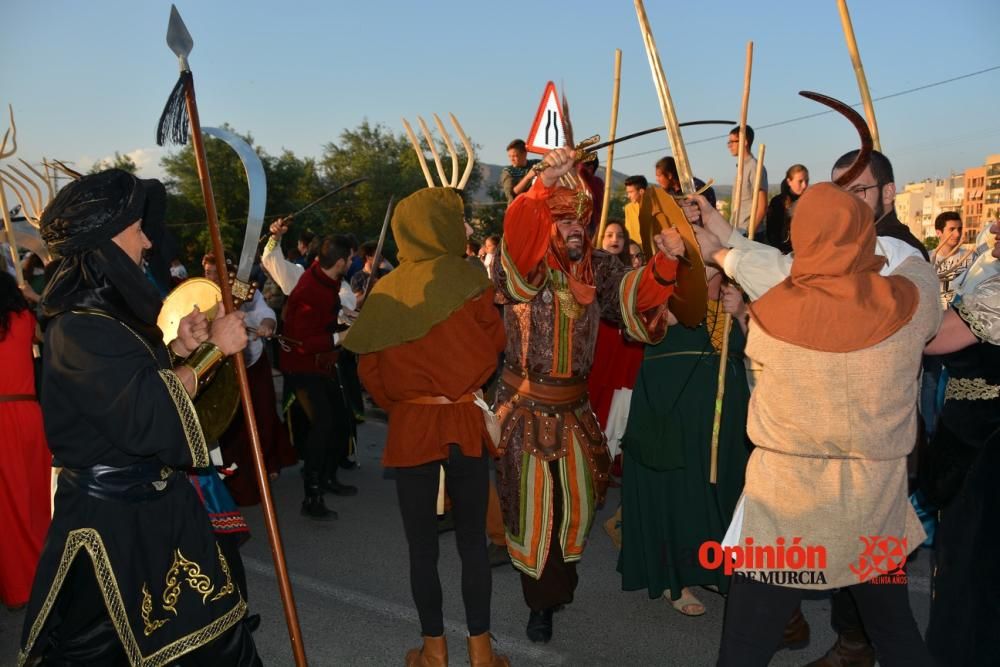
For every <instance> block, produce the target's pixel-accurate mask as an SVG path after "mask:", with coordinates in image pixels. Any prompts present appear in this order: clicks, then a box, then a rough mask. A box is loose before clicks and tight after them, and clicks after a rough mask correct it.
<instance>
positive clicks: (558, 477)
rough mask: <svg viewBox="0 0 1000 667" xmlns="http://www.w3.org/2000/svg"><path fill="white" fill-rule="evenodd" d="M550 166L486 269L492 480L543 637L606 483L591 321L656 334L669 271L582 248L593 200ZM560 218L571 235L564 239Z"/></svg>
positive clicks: (563, 599)
mask: <svg viewBox="0 0 1000 667" xmlns="http://www.w3.org/2000/svg"><path fill="white" fill-rule="evenodd" d="M561 150H562V149H559V150H557V151H553V153H560V152H561ZM553 153H550V154H549V155H550V156H551V155H553ZM555 159H556V161H558V160H559V158H558V157H557V158H555ZM546 161H547V162H549V161H550V158H549V156H546ZM552 169H554V168H552ZM549 173H551V172H549ZM549 173H546V172H543V177H542V178H538V179H536V181H535V183H534V185H533V186H532V188H531V190H529V191H528V192H527V193H525V194H524V195H522V196H520V197H518V198H517V199H515V200H514V202H513V203H512V204H511V205H510V207H509V208H508V209H507V215H506V218H505V220H504V240H503V243H502V245H501V251H500V252H501V261H500V265H499V266H498V267H497V270H496V272H495V275H494V284H495V285H496V287H497V290H498V292H499V293H500V294H501V295H502V297H503V300H504V302H505V303H506V306H505V308H504V320H505V327H506V330H507V349H506V362H505V366H504V368H503V372H502V375H501V381H500V384H499V386H498V389H497V399H496V402H497V406H498V407H497V415H498V417H500V419H501V422H502V432H501V442H500V446H499V450H500V454H501V457H500V461H499V463H498V466H497V477H498V487H499V490H500V499H501V505H502V506H503V510H504V522H505V524H506V529H507V547H508V550H509V552H510V555H511V559H512V560H513V562H514V565H515V567H516V568H517V569H518V570H520V571H521V573H522V577H521V580H522V587H523V589H524V595H525V601H526V602H527V604H528V606H529V607H530V608H531V610H532V615H531V618H530V619H529V624H528V635H529V637H530V638H532V639H533V640H535V641H547V640H548V639H549V638H550V637H551V631H552V629H551V627H552V626H551V620H552V616H551V614H552V610H553V609H554V608H555V607H557V606H558V605H561V604H565V603H568V602H571V601H572V599H573V591H574V589H575V588H576V583H577V576H576V562H577V561H579V560H580V558H581V556H582V555H583V550H584V546H585V544H586V540H587V534H588V532H589V531H590V527H591V523H592V522H593V519H594V513H595V509H596V507H597V505H598V504H599V503H601V502H603V500H604V494H605V491H606V488H607V484H608V468H609V465H610V459H609V457H608V449H607V445H606V443H605V438H604V434H603V433H602V432H601V428H600V426H599V425H598V423H597V420H596V418H595V417H594V413H593V412H592V411H591V409H590V403H589V400H588V397H587V374H588V373H589V371H590V367H591V363H592V361H593V354H594V346H595V341H596V338H597V330H598V322H599V320H600V318H602V317H603V318H605V319H608V320H611V321H613V322H622V323H623V324H624V326H625V330H626V332H627V333H628V334H629V335H630V336H631V337H633V338H634V339H636V340H639V341H642V342H646V343H649V342H656V341H659V340H660V339H661V338H662V337H663V335H664V333H665V331H666V318H665V313H666V308H665V304H666V301H667V299H668V298H669V296H670V294H671V293H672V292H673V284H674V276H675V275H676V269H677V263H676V261H675V260H674V259H672V258H668V257H667V256H665V255H663V254H662V253H657V255H656V256H654V258H653V260H652V261H651V262H650V263H649V264H648V265H647V266H645V267H643V268H641V269H637V270H629V269H628V268H627V267H625V266H624V265H623V264H622V263H621V262H619V261H618V260H617V258H615V257H613V256H611V255H609V254H607V253H604V252H603V251H593V250H592V249H591V245H590V240H589V238H587V236H586V234H584V233H583V232H582V228H581V226H585V225H586V224H587V222H589V220H590V213H591V209H592V206H593V200H592V197H591V196H590V192H589V190H588V189H587V188H586V187H585V186H584V185H583V184H582V183H581V182H580V181H578V180H576V181H574V182H573V183H574V186H575V187H572V188H571V187H565V186H563V185H560V184H559V182H558V181H556V180H555V179H553V178H548V179H547V178H545V177H548V176H549ZM574 174H575V172H574V173H573V174H570V175H569V176H567V177H564V178H563V180H566V179H567V178H573V176H574ZM560 225H564V226H567V228H569V227H573V228H576V229H579V230H580V232H579V235H578V236H576V232H575V231H572V230H569V231H567V232H566V236H567V238H564V233H563V230H561V229H560V228H559V226H560ZM571 242H572V243H574V244H575V245H576V247H575V248H572V249H571V248H570V247H568V244H569V243H571ZM678 243H679V237H678ZM574 255H575V257H574Z"/></svg>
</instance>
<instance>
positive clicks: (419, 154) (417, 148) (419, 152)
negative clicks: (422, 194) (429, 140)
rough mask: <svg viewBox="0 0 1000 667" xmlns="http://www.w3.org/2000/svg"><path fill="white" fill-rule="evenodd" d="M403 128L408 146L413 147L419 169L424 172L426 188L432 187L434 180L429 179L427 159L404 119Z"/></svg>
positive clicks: (429, 172)
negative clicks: (407, 139) (408, 140)
mask: <svg viewBox="0 0 1000 667" xmlns="http://www.w3.org/2000/svg"><path fill="white" fill-rule="evenodd" d="M402 121H403V127H404V128H405V129H406V136H408V137H409V138H410V144H412V145H413V151H414V152H415V153H416V154H417V160H418V161H419V162H420V169H421V170H422V171H423V172H424V180H426V181H427V187H429V188H433V187H434V179H433V178H431V171H430V169H428V168H427V158H426V157H425V156H424V151H423V150H422V149H421V148H420V142H419V141H417V135H415V134H414V133H413V128H412V127H410V124H409V123H408V122H407V121H406V119H405V118H403V119H402Z"/></svg>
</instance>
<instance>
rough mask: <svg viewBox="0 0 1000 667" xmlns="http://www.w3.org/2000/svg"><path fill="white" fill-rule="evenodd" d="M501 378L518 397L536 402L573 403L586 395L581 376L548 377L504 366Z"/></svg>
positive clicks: (584, 382)
mask: <svg viewBox="0 0 1000 667" xmlns="http://www.w3.org/2000/svg"><path fill="white" fill-rule="evenodd" d="M501 379H502V380H503V381H504V384H506V385H507V386H509V387H510V388H511V389H512V390H513V391H514V392H515V393H516V394H517V395H518V396H519V397H521V398H526V399H528V400H532V401H537V402H538V403H545V404H549V405H560V404H564V403H573V402H575V401H578V400H580V399H582V398H585V397H586V395H587V381H586V380H585V379H583V378H567V379H564V378H548V377H545V376H535V374H534V373H527V372H526V371H521V372H518V371H517V370H514V369H512V368H511V367H510V366H504V369H503V373H502V374H501Z"/></svg>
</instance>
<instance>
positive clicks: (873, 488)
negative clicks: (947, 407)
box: [731, 258, 941, 588]
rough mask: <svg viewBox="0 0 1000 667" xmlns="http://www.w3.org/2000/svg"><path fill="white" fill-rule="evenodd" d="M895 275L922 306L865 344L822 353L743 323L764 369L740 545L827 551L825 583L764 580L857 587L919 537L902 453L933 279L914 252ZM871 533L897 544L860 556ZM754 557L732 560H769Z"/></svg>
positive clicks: (928, 330)
mask: <svg viewBox="0 0 1000 667" xmlns="http://www.w3.org/2000/svg"><path fill="white" fill-rule="evenodd" d="M894 274H895V275H901V276H904V277H906V278H908V279H909V280H911V281H912V282H913V283H915V284H916V285H917V287H918V288H919V290H920V303H919V306H918V307H917V311H916V313H915V314H914V316H913V318H912V319H911V320H910V322H908V323H907V324H906V325H904V326H903V328H901V329H900V330H899V331H897V332H896V333H894V334H893V335H892V336H890V337H889V338H887V339H886V340H884V341H882V342H880V343H879V344H877V345H875V346H873V347H870V348H866V349H864V350H858V351H856V352H847V353H833V352H819V351H816V350H809V349H805V348H802V347H798V346H795V345H792V344H789V343H785V342H783V341H780V340H777V339H775V338H772V337H771V336H768V335H767V334H766V333H764V332H763V331H762V330H761V329H760V327H753V326H751V329H750V333H749V337H748V341H747V346H746V354H747V356H748V357H749V358H751V359H753V360H754V362H756V363H758V364H759V365H760V366H761V367H762V372H761V375H760V378H759V380H758V383H757V386H756V388H755V390H754V392H753V396H752V397H751V400H750V408H749V415H748V419H747V422H748V423H747V433H748V434H749V436H750V438H751V440H753V442H754V443H755V444H756V445H757V449H755V450H754V452H753V454H752V455H751V457H750V461H749V462H748V464H747V472H746V486H745V488H744V492H743V500H742V501H741V504H742V510H743V523H742V531H741V533H740V535H739V544H740V546H745V545H746V540H747V538H752V539H753V542H752V544H753V545H754V546H768V545H769V546H772V547H774V546H776V545H778V544H781V543H784V544H785V545H786V547H787V546H791V545H792V543H793V540H794V539H795V538H801V542H800V544H801V545H802V546H806V545H809V546H822V547H824V548H825V550H826V556H827V560H826V567H825V569H824V570H823V573H824V577H825V580H826V581H825V583H824V582H816V583H812V582H809V583H803V582H796V581H794V580H793V581H789V580H788V579H787V578H784V577H782V578H781V579H779V578H777V577H776V578H775V579H773V580H772V583H776V584H779V585H786V586H787V585H791V586H794V587H798V588H834V587H840V586H849V585H852V584H858V583H861V582H862V581H867V580H869V579H871V578H872V577H876V576H879V575H881V574H883V572H882V571H880V566H881V565H884V563H885V562H886V561H885V560H882V559H878V558H875V557H876V556H878V555H879V553H878V552H879V551H881V550H882V549H884V548H887V547H888V548H890V549H891V548H892V547H897V554H899V553H902V554H903V555H905V554H908V553H909V552H910V551H912V550H914V549H916V548H917V547H918V546H919V545H920V543H921V542H922V541H923V540H924V537H925V535H924V531H923V527H922V526H921V524H920V521H919V520H918V519H917V516H916V513H915V512H914V510H913V507H912V506H911V505H910V503H909V501H908V496H907V473H906V455H907V454H908V453H909V452H910V451H911V450H912V449H913V446H914V443H915V441H916V432H917V395H918V389H919V383H918V376H919V372H920V360H921V355H922V353H923V348H924V344H925V343H926V342H927V341H928V340H929V339H930V338H932V337H933V336H934V335H935V334H936V333H937V330H938V327H939V326H940V323H941V309H940V306H939V300H938V282H937V276H936V275H935V274H934V271H933V269H932V268H931V266H930V265H929V264H928V263H927V262H925V261H923V260H920V259H915V258H911V259H908V260H906V261H905V262H903V263H902V264H901V265H900V266H899V268H897V269H896V271H895V272H894ZM731 532H732V531H731ZM871 536H879V537H880V538H887V537H888V538H895V540H898V541H899V542H897V541H893V540H889V541H886V540H878V541H877V546H876V547H875V549H874V552H873V551H872V550H868V551H867V553H866V541H865V540H862V537H865V538H868V541H869V543H870V542H871V540H870V538H871ZM779 538H783V540H782V541H781V542H779ZM902 539H905V540H906V545H905V547H904V548H903V549H902V550H901V551H900V550H899V549H898V547H899V546H901V545H900V542H901V540H902ZM758 560H759V559H758ZM897 560H898V559H897ZM758 564H759V563H755V566H754V567H751V568H746V567H743V568H736V569H738V570H739V569H743V570H757V571H761V570H767V569H768V568H761V567H757V565H758ZM852 566H854V568H853V569H852ZM778 569H779V568H773V570H774V571H777V570H778ZM780 569H783V570H785V571H786V572H787V571H788V570H790V569H814V568H811V567H809V566H802V567H801V568H791V567H788V566H787V564H786V567H785V568H780ZM782 579H784V580H782Z"/></svg>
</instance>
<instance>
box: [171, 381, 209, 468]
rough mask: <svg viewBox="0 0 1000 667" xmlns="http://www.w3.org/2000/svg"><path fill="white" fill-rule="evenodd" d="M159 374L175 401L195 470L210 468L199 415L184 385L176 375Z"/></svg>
mask: <svg viewBox="0 0 1000 667" xmlns="http://www.w3.org/2000/svg"><path fill="white" fill-rule="evenodd" d="M159 373H160V378H162V379H163V383H164V384H165V385H167V393H169V394H170V398H171V399H173V401H174V406H176V408H177V415H178V416H179V417H180V418H181V427H183V429H184V436H185V437H186V438H187V443H188V449H189V450H191V462H192V465H193V466H194V467H195V468H207V467H209V466H210V465H211V460H210V459H209V458H208V445H207V444H206V443H205V434H204V433H203V432H202V430H201V422H199V421H198V413H197V412H195V409H194V403H192V402H191V397H190V396H188V393H187V390H186V389H185V388H184V384H183V383H182V382H181V380H180V378H179V377H177V374H176V373H174V372H173V371H169V370H162V369H161V370H160V371H159Z"/></svg>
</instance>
